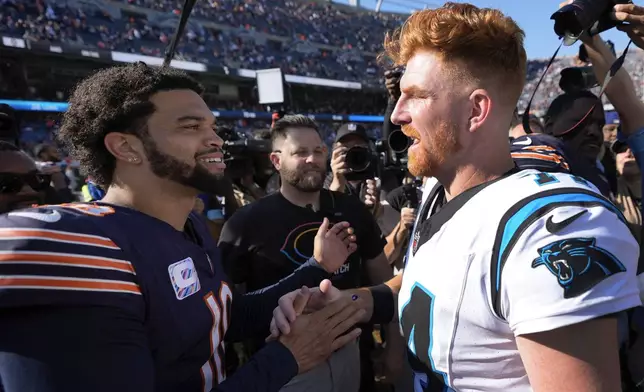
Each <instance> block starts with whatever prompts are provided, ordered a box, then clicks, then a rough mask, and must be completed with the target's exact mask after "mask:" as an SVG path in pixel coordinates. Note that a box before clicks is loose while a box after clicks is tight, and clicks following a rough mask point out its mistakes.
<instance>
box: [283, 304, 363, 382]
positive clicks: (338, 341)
mask: <svg viewBox="0 0 644 392" xmlns="http://www.w3.org/2000/svg"><path fill="white" fill-rule="evenodd" d="M302 300H306V298H302ZM364 313H365V312H364V310H362V309H359V308H358V307H357V306H356V305H355V304H354V303H353V301H351V299H350V298H342V299H339V300H338V301H335V302H334V303H332V304H330V305H329V306H327V307H325V308H324V309H322V310H319V311H317V312H315V313H312V314H306V315H302V316H300V317H298V318H297V319H296V320H295V321H294V322H293V324H292V328H291V331H290V333H289V334H288V335H282V336H280V338H279V341H280V342H281V343H282V344H283V345H284V346H285V347H286V348H287V349H289V351H290V352H291V353H292V354H293V357H295V360H296V361H297V365H298V370H299V374H302V373H305V372H307V371H309V370H311V369H312V368H313V367H315V366H316V365H318V364H319V363H321V362H322V361H324V360H326V359H327V358H328V357H329V356H330V355H331V354H332V353H333V352H334V351H336V350H338V349H339V348H341V347H343V346H345V345H346V344H348V343H350V342H352V341H354V340H355V339H357V338H358V336H360V332H361V331H360V329H354V330H352V331H351V332H349V333H347V334H346V335H343V334H344V333H345V332H347V331H348V330H349V329H351V328H352V327H353V326H354V325H355V324H357V323H358V322H360V320H361V319H362V318H363V317H364Z"/></svg>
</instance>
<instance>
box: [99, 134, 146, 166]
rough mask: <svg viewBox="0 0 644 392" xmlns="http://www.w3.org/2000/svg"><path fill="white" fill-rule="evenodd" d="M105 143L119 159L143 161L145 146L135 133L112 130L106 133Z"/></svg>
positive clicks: (135, 161)
mask: <svg viewBox="0 0 644 392" xmlns="http://www.w3.org/2000/svg"><path fill="white" fill-rule="evenodd" d="M103 143H104V144H105V148H107V150H108V151H109V152H110V153H111V154H112V155H114V158H116V160H118V161H123V162H127V163H130V164H139V163H141V162H142V161H143V159H142V157H143V146H142V144H141V141H140V140H139V139H138V138H136V137H135V136H133V135H127V134H124V133H120V132H110V133H108V134H107V135H105V139H103Z"/></svg>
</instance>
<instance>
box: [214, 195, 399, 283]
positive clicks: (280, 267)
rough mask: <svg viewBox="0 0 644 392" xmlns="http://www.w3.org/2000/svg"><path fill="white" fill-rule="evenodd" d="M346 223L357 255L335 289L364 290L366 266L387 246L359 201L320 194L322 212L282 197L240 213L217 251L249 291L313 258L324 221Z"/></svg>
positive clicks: (227, 227)
mask: <svg viewBox="0 0 644 392" xmlns="http://www.w3.org/2000/svg"><path fill="white" fill-rule="evenodd" d="M325 217H326V218H329V220H330V222H331V223H336V222H341V221H347V222H349V223H350V224H351V226H352V227H353V228H354V229H355V234H356V237H357V244H358V250H357V251H356V252H355V253H354V254H352V255H351V256H349V258H348V260H347V262H346V263H345V264H344V265H343V266H342V267H341V268H340V270H339V271H337V272H336V273H335V274H334V275H333V276H332V277H331V280H332V281H333V283H334V285H335V286H336V287H339V288H341V289H347V288H355V287H358V286H360V285H362V284H363V282H362V279H361V270H362V262H363V261H366V260H369V259H373V258H375V257H377V256H378V255H379V254H380V253H381V252H382V251H383V249H384V246H385V244H386V240H385V238H384V236H383V235H382V233H381V231H380V228H379V227H378V224H377V223H376V221H375V219H374V218H373V216H372V215H371V213H370V212H369V211H368V210H367V208H366V207H365V206H364V205H363V204H362V203H360V201H359V200H357V199H356V198H355V196H350V195H345V194H342V193H338V192H332V191H328V190H322V191H321V192H320V210H319V211H317V212H316V211H313V210H312V209H310V208H303V207H299V206H296V205H294V204H292V203H291V202H289V201H288V200H286V198H284V196H282V194H281V193H280V192H278V193H275V194H272V195H269V196H266V197H264V198H262V199H260V200H257V201H255V202H254V203H251V204H249V205H247V206H244V207H242V208H241V209H239V210H238V211H237V212H236V213H235V214H234V215H233V216H232V217H231V218H230V219H229V220H228V221H227V222H226V224H225V225H224V228H223V230H222V233H221V237H220V241H219V247H220V249H221V252H222V260H223V262H224V268H225V270H226V271H227V272H228V273H229V276H231V278H232V280H233V282H234V283H237V284H239V283H246V288H247V290H248V291H254V290H258V289H260V288H263V287H265V286H268V285H271V284H274V283H276V282H278V281H279V280H280V279H282V278H284V277H286V276H288V275H289V274H291V273H292V272H293V271H294V270H295V269H296V268H298V267H299V266H300V265H301V264H302V263H305V262H306V261H307V260H308V259H309V258H310V257H311V256H313V242H314V238H315V235H316V233H317V230H318V228H319V227H320V224H321V223H322V220H323V219H324V218H325Z"/></svg>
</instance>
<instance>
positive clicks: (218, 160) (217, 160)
mask: <svg viewBox="0 0 644 392" xmlns="http://www.w3.org/2000/svg"><path fill="white" fill-rule="evenodd" d="M199 162H203V163H223V162H224V158H223V157H217V158H201V159H199Z"/></svg>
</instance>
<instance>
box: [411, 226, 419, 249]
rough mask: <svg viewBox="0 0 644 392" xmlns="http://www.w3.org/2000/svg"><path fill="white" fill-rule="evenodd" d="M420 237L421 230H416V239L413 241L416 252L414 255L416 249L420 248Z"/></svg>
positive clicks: (412, 244) (412, 245) (412, 246)
mask: <svg viewBox="0 0 644 392" xmlns="http://www.w3.org/2000/svg"><path fill="white" fill-rule="evenodd" d="M419 239H420V231H418V230H416V231H415V232H414V239H413V240H412V243H411V250H412V252H414V255H415V254H416V251H417V250H418V240H419Z"/></svg>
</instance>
